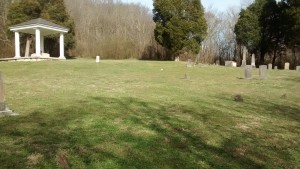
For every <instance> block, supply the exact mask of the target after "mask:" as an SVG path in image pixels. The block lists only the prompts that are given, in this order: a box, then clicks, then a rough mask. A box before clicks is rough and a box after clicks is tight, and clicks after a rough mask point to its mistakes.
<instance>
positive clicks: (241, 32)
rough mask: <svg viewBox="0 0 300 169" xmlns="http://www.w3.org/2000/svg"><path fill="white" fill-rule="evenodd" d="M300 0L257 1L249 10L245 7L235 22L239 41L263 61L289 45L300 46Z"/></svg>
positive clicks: (273, 61) (273, 60)
mask: <svg viewBox="0 0 300 169" xmlns="http://www.w3.org/2000/svg"><path fill="white" fill-rule="evenodd" d="M299 3H300V1H299V0H284V1H281V2H279V3H277V2H276V1H275V0H255V1H254V3H253V4H251V5H250V6H249V7H248V8H247V9H242V10H241V12H240V17H239V20H238V22H237V24H236V25H235V34H236V40H237V43H238V44H240V45H243V46H246V47H247V49H248V50H249V51H250V52H251V53H256V54H259V57H260V59H259V60H260V63H261V64H263V63H264V62H265V54H266V53H273V58H272V63H273V64H274V63H275V60H276V57H277V54H278V53H279V52H281V51H282V50H286V48H287V47H293V46H295V45H299V42H300V40H299V37H300V35H299V32H300V29H299V28H300V21H299V20H300V8H299Z"/></svg>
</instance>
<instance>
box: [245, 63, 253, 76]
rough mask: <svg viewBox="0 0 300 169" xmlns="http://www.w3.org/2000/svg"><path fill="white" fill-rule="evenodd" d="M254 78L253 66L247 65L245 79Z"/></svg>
mask: <svg viewBox="0 0 300 169" xmlns="http://www.w3.org/2000/svg"><path fill="white" fill-rule="evenodd" d="M251 78H252V66H251V65H246V66H245V79H251Z"/></svg>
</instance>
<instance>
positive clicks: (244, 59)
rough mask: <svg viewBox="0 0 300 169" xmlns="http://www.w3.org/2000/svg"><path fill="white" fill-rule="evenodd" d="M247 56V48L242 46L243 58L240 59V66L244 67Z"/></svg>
mask: <svg viewBox="0 0 300 169" xmlns="http://www.w3.org/2000/svg"><path fill="white" fill-rule="evenodd" d="M246 57H247V48H246V47H244V48H243V60H242V65H241V67H245V66H246V65H247V61H246V59H247V58H246Z"/></svg>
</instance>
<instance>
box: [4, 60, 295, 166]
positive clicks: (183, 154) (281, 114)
mask: <svg viewBox="0 0 300 169" xmlns="http://www.w3.org/2000/svg"><path fill="white" fill-rule="evenodd" d="M162 68H163V71H161V69H162ZM0 71H1V72H2V75H3V79H4V80H5V90H6V100H7V103H8V105H9V107H10V108H11V109H13V110H14V111H15V112H17V113H19V114H20V115H19V116H14V117H0V168H60V162H58V161H60V159H61V158H63V159H66V160H67V161H68V162H67V163H68V164H69V165H70V167H71V168H88V169H89V168H137V169H140V168H142V169H145V168H180V169H182V168H299V167H300V160H299V159H300V146H299V145H300V141H299V140H300V135H299V133H300V124H299V122H300V90H299V86H300V73H299V72H296V71H284V70H281V71H275V70H273V71H269V72H268V79H267V80H259V77H258V70H255V71H254V73H253V74H254V78H253V79H252V80H245V79H242V77H243V69H241V68H225V67H216V66H202V67H194V68H186V67H185V64H184V63H175V62H147V61H135V60H131V61H103V62H102V63H100V64H96V63H94V61H93V60H83V59H77V60H69V61H61V62H57V61H53V62H52V61H49V62H48V61H45V62H35V63H33V62H19V63H16V62H0ZM184 74H186V75H187V76H188V78H187V79H185V78H183V77H184ZM236 94H241V95H242V97H243V99H244V101H243V102H235V101H233V96H234V95H236ZM283 95H285V96H286V97H282V96H283Z"/></svg>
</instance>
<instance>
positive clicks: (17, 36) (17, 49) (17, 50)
mask: <svg viewBox="0 0 300 169" xmlns="http://www.w3.org/2000/svg"><path fill="white" fill-rule="evenodd" d="M20 57H21V55H20V33H19V32H15V58H20Z"/></svg>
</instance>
